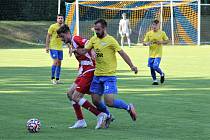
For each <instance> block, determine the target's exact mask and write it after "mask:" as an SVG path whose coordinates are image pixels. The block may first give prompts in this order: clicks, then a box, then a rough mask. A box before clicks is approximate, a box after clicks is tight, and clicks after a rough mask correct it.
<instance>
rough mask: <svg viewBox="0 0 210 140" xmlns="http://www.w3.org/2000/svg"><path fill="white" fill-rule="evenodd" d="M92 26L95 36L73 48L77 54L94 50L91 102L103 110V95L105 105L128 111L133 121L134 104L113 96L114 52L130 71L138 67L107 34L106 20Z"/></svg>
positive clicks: (115, 61)
mask: <svg viewBox="0 0 210 140" xmlns="http://www.w3.org/2000/svg"><path fill="white" fill-rule="evenodd" d="M94 28H95V31H96V35H97V36H93V37H92V38H91V39H90V41H89V42H88V44H87V45H86V46H85V48H83V49H80V50H79V49H77V50H75V51H76V52H77V53H79V54H85V53H87V52H88V51H90V50H91V49H92V48H93V49H94V51H95V52H96V70H95V72H94V77H93V81H92V83H91V87H90V92H91V93H92V94H93V95H92V100H93V103H94V104H95V105H96V106H97V108H99V109H100V110H104V109H105V106H104V104H102V101H101V99H102V96H103V95H104V101H105V103H106V105H107V106H109V107H114V108H118V109H124V110H126V111H128V113H129V114H130V116H131V118H132V120H133V121H135V120H136V117H137V114H136V111H135V108H134V106H133V105H132V104H127V103H126V102H125V101H123V100H120V99H115V98H114V95H116V94H117V77H116V68H117V59H116V53H117V52H118V53H119V54H120V56H121V57H122V58H123V60H124V61H125V62H126V63H127V64H128V65H129V66H130V68H131V70H132V71H134V72H135V73H137V72H138V69H137V67H135V66H134V65H133V63H132V62H131V59H130V58H129V56H128V55H127V54H126V53H125V52H124V51H123V50H122V48H121V47H120V45H119V44H118V42H117V41H116V40H115V39H114V38H113V37H112V36H110V35H108V34H107V32H106V28H107V22H106V21H105V20H104V19H99V20H97V21H96V22H95V26H94ZM103 112H105V110H104V111H103Z"/></svg>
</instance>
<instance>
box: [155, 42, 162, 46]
mask: <svg viewBox="0 0 210 140" xmlns="http://www.w3.org/2000/svg"><path fill="white" fill-rule="evenodd" d="M155 43H156V44H158V45H161V44H163V43H162V41H156V42H155Z"/></svg>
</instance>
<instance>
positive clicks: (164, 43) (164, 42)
mask: <svg viewBox="0 0 210 140" xmlns="http://www.w3.org/2000/svg"><path fill="white" fill-rule="evenodd" d="M156 43H157V44H158V45H160V44H163V45H166V44H168V43H169V40H163V41H157V42H156Z"/></svg>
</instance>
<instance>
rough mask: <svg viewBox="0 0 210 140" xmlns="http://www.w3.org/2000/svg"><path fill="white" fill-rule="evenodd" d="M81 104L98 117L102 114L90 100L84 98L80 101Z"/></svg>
mask: <svg viewBox="0 0 210 140" xmlns="http://www.w3.org/2000/svg"><path fill="white" fill-rule="evenodd" d="M79 104H80V105H81V106H82V107H84V108H85V109H87V110H89V111H90V112H92V113H93V114H94V115H96V116H98V114H100V113H101V111H98V110H97V108H96V107H94V106H93V105H92V104H91V103H90V102H89V101H88V100H86V99H84V98H82V99H80V101H79Z"/></svg>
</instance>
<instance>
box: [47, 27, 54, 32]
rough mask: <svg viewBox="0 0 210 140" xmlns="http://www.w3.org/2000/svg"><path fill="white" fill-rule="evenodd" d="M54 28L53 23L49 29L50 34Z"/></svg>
mask: <svg viewBox="0 0 210 140" xmlns="http://www.w3.org/2000/svg"><path fill="white" fill-rule="evenodd" d="M53 30H54V28H53V25H51V26H50V28H49V29H48V34H52V33H53Z"/></svg>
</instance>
